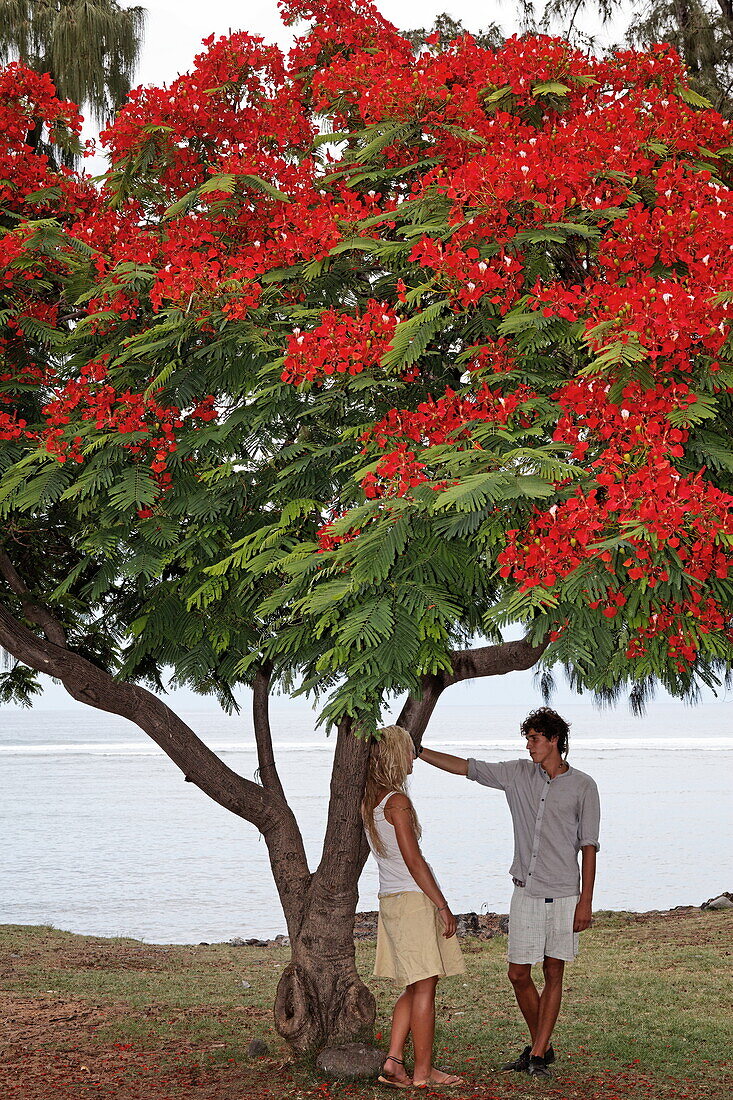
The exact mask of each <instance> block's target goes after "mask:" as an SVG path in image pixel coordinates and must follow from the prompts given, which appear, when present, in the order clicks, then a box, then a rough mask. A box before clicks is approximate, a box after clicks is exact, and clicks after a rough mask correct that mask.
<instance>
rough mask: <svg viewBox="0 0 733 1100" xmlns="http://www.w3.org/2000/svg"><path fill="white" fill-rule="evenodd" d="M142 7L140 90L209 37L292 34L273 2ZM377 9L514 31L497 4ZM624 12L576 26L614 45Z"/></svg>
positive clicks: (409, 18) (514, 11)
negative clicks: (243, 33)
mask: <svg viewBox="0 0 733 1100" xmlns="http://www.w3.org/2000/svg"><path fill="white" fill-rule="evenodd" d="M122 6H123V7H130V6H131V3H130V0H122ZM143 6H144V7H145V8H147V12H148V18H147V30H146V34H145V44H144V48H143V54H142V61H141V65H140V68H139V70H138V74H137V83H140V84H160V83H168V82H169V81H171V80H173V79H174V78H175V77H176V76H177V75H178V74H179V73H181V72H186V71H187V69H188V68H189V67H190V65H191V62H192V61H193V58H194V56H195V54H196V53H198V51H199V49H200V45H201V40H202V39H203V38H206V37H208V35H210V34H217V35H221V34H227V33H228V32H229V31H230V30H233V31H234V30H246V31H249V32H250V33H251V34H257V35H261V36H262V37H263V38H265V39H266V40H267V41H268V42H276V43H277V44H278V45H279V46H280V47H281V48H282V49H284V50H287V49H288V47H289V46H290V44H291V43H292V37H293V36H292V30H291V29H290V28H287V27H284V26H283V25H282V23H281V21H280V16H279V14H278V9H277V4H276V3H275V0H250V3H248V4H243V3H241V0H240V2H237V0H206V2H204V3H200V2H198V0H196V2H194V0H148V2H147V3H145V2H144V0H143ZM378 7H379V10H380V11H381V12H382V14H383V15H384V16H385V18H387V19H389V20H390V21H391V22H393V23H394V24H395V25H396V26H397V27H399V28H400V29H405V28H410V27H428V26H431V25H432V23H433V21H434V19H435V17H436V16H437V15H439V14H441V13H442V12H446V11H447V12H448V14H449V15H451V16H452V17H453V18H454V19H456V20H459V21H460V22H461V23H463V25H464V26H465V27H466V28H467V29H468V30H472V31H476V30H480V29H481V28H483V27H485V26H487V24H489V23H497V24H498V25H499V26H500V27H501V28H502V30H503V31H504V32H505V33H506V34H512V33H514V32H515V31H518V30H519V6H518V5H517V4H513V3H509V2H504V3H502V2H501V0H488V2H486V3H479V2H478V0H382V2H381V3H379V4H378ZM628 8H629V5H628V4H627V3H624V5H623V9H622V11H621V12H620V13H619V15H618V17H617V18H616V19H615V20H614V22H613V24H612V25H610V26H608V27H606V28H603V27H602V26H601V24H600V22H599V20H598V18H597V16H596V15H595V12H594V10H593V9H594V5H593V4H592V3H590V4H588V11H587V12H586V13H585V14H583V15H581V16H580V17H579V18H578V20H577V25H578V26H579V27H581V28H583V29H584V30H586V31H587V32H590V33H593V34H597V35H598V40H599V42H601V43H603V44H610V43H613V42H617V41H620V40H621V39H622V38H623V34H624V31H625V28H626V25H627V22H628ZM556 30H557V33H562V30H563V28H562V27H561V26H558V27H557V28H556Z"/></svg>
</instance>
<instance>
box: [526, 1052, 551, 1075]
mask: <svg viewBox="0 0 733 1100" xmlns="http://www.w3.org/2000/svg"><path fill="white" fill-rule="evenodd" d="M527 1073H528V1074H529V1075H530V1077H552V1071H551V1070H550V1068H549V1067H548V1065H547V1062H546V1061H545V1059H544V1058H541V1057H540V1056H539V1055H538V1054H530V1056H529V1066H528V1068H527Z"/></svg>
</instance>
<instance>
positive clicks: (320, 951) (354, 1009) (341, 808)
mask: <svg viewBox="0 0 733 1100" xmlns="http://www.w3.org/2000/svg"><path fill="white" fill-rule="evenodd" d="M368 755H369V745H368V742H367V741H366V740H364V739H359V738H357V737H355V736H354V734H353V732H352V725H351V722H350V721H349V720H344V721H342V722H341V724H340V725H339V729H338V737H337V740H336V752H335V755H334V763H333V771H332V773H331V797H330V801H329V809H328V822H327V825H326V833H325V837H324V841H323V853H322V856H321V861H320V864H319V866H318V869H317V870H316V872H315V873H314V875H313V877H312V879H311V882H310V884H309V887H308V890H307V896H306V899H305V905H304V908H303V913H302V920H301V923H300V926H299V928H298V929H297V931H296V932H295V935H293V934H292V933H291V946H292V959H291V962H290V964H289V965H288V966H287V967H286V969H285V971H284V972H283V975H282V977H281V979H280V983H279V985H278V988H277V995H276V998H275V1023H276V1026H277V1029H278V1031H279V1033H280V1034H281V1035H282V1036H283V1037H284V1038H286V1039H287V1040H288V1042H289V1043H290V1044H291V1045H292V1046H293V1048H294V1049H295V1050H296V1051H298V1052H300V1053H306V1052H308V1051H312V1050H319V1049H321V1048H322V1047H323V1046H325V1045H330V1044H334V1043H339V1042H345V1041H354V1040H356V1039H368V1038H370V1037H371V1033H372V1027H373V1024H374V1018H375V1014H376V1003H375V1000H374V996H373V994H372V992H371V990H369V989H368V988H367V986H365V985H364V983H363V982H362V980H361V978H360V977H359V975H358V973H357V970H356V952H355V948H354V915H355V913H356V903H357V899H358V881H359V876H360V874H361V871H362V868H363V866H364V862H365V858H366V851H367V848H366V840H365V837H364V829H363V826H362V821H361V799H362V794H363V791H364V784H365V781H366V768H367V759H368Z"/></svg>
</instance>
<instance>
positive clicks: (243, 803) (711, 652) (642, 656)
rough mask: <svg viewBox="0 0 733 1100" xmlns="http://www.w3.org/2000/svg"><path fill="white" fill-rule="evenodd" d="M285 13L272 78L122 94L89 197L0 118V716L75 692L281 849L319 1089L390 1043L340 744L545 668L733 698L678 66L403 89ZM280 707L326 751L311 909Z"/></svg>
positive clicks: (293, 1030) (431, 76) (450, 65)
mask: <svg viewBox="0 0 733 1100" xmlns="http://www.w3.org/2000/svg"><path fill="white" fill-rule="evenodd" d="M287 13H288V17H289V18H292V19H295V18H304V19H306V20H308V21H309V22H310V24H311V25H310V26H309V27H308V28H307V29H306V31H305V33H304V34H303V35H302V36H301V37H300V38H299V39H298V40H297V42H296V45H295V47H294V49H293V51H292V52H291V54H290V55H289V57H287V58H284V57H283V56H282V54H281V53H280V51H279V50H278V49H277V48H275V47H272V46H268V45H266V44H265V43H263V42H262V41H261V40H260V39H256V38H253V37H251V36H248V35H246V34H235V35H232V36H231V37H228V38H223V39H219V40H216V41H215V40H214V39H210V40H208V41H207V42H206V43H205V46H206V49H205V52H204V53H202V54H201V55H200V56H199V57H198V58H197V59H196V64H195V67H194V69H193V71H192V72H191V73H190V74H188V75H186V76H182V77H180V78H179V79H178V80H176V81H175V82H174V83H173V84H172V85H171V86H170V87H168V88H161V89H156V88H148V89H144V90H138V91H136V92H134V93H133V94H132V95H131V97H130V99H129V101H128V103H127V104H126V106H125V107H124V108H123V110H122V111H121V112H120V113H119V115H118V116H117V118H116V120H115V122H114V124H113V126H112V127H111V128H110V129H109V130H108V131H107V132H106V134H105V135H104V140H105V142H106V145H107V148H108V150H109V155H110V161H111V168H110V171H109V173H108V175H107V178H106V182H105V186H104V188H103V189H102V190H101V191H97V190H95V189H94V188H93V187H92V186H91V184H90V183H89V182H88V181H85V180H84V179H80V178H77V177H75V176H74V175H73V174H72V173H71V172H69V171H66V170H62V171H58V172H57V171H55V170H53V169H52V168H51V167H50V166H49V165H47V164H46V163H45V162H44V161H43V158H39V157H35V158H34V157H30V156H29V155H28V148H27V146H26V145H25V143H24V139H25V133H26V132H27V128H28V118H32V117H43V118H45V119H46V120H47V121H48V124H49V125H50V126H52V127H53V126H55V125H57V124H58V120H59V119H61V120H63V121H64V123H65V125H67V126H68V127H70V128H71V129H73V128H74V127H78V118H77V115H76V113H75V112H74V110H73V109H72V108H71V107H70V106H69V105H68V104H64V103H61V102H60V101H59V100H57V99H56V98H55V96H54V94H53V89H52V87H51V85H50V82H49V80H48V78H47V77H41V76H38V75H36V74H33V73H30V72H28V71H26V70H21V69H18V68H11V69H10V70H9V71H7V72H6V74H5V76H4V77H3V78H2V79H3V81H4V83H3V86H2V92H3V98H2V102H3V104H4V107H3V110H4V112H5V117H4V119H3V122H4V125H3V127H2V133H3V135H4V139H3V140H4V146H3V150H2V159H3V164H2V172H0V178H2V179H3V180H7V181H10V182H6V183H3V184H2V190H0V201H1V202H2V204H3V209H4V214H3V217H4V219H5V220H4V225H5V231H4V233H3V235H2V237H1V238H0V251H2V256H3V262H4V275H3V297H4V302H3V313H2V318H3V322H4V324H5V326H6V328H5V334H4V337H3V340H4V343H3V353H4V359H5V363H4V372H3V374H2V375H0V394H1V396H2V411H0V468H2V475H3V476H2V490H1V491H0V505H1V506H2V509H3V515H4V518H5V529H4V534H3V551H2V553H1V554H0V576H1V577H2V579H3V581H2V583H3V602H2V604H1V605H0V644H2V645H4V646H5V647H6V648H7V649H8V650H9V651H10V652H11V653H13V654H14V656H15V657H16V658H17V660H18V661H19V662H20V663H19V665H18V666H17V668H16V669H13V670H11V671H10V672H8V673H7V674H6V677H5V679H4V685H5V691H6V693H7V694H9V693H11V692H14V693H15V694H16V696H17V695H18V694H20V695H23V694H24V693H27V692H28V690H29V689H30V687H31V686H32V685H31V684H30V683H29V677H28V673H27V672H25V671H23V665H28V666H30V667H32V668H34V669H37V670H40V671H43V672H47V673H50V674H52V675H55V676H58V677H59V678H60V679H62V680H63V682H64V683H65V685H66V686H67V688H68V690H69V691H71V693H72V694H74V695H75V697H76V698H80V699H82V700H84V701H86V702H88V703H90V704H91V705H94V706H98V707H101V708H102V709H108V710H113V711H117V712H119V713H125V714H126V715H127V716H128V717H131V718H132V719H133V720H134V721H137V722H138V723H139V724H140V725H141V726H142V728H143V729H145V730H146V731H147V732H148V733H150V735H151V736H152V737H153V738H154V739H155V740H156V741H157V743H158V744H159V745H161V747H162V748H163V749H164V751H166V752H167V753H168V754H169V755H170V756H171V757H172V759H173V760H174V761H175V763H176V764H178V766H179V767H181V769H182V770H183V771H184V772H185V774H186V776H187V777H188V778H190V779H192V780H193V781H194V782H196V783H198V784H199V786H201V787H202V788H203V789H204V790H206V791H207V793H209V794H210V795H211V796H212V797H214V798H215V799H217V801H219V802H220V803H221V804H222V805H224V806H226V807H227V808H228V809H230V810H232V811H233V812H235V813H239V814H240V815H241V816H242V817H245V818H247V819H248V820H250V821H252V822H254V823H255V825H256V826H257V827H258V828H259V829H260V830H261V831H262V832H263V834H264V836H265V838H266V841H267V843H268V847H269V850H270V855H271V858H272V863H273V870H274V873H275V878H276V881H277V884H278V889H279V891H280V896H281V898H282V901H283V907H284V909H285V914H286V917H287V920H288V927H289V930H290V934H291V937H292V941H293V953H294V955H293V963H292V965H291V967H289V968H288V970H287V971H286V973H285V975H284V977H283V981H282V983H281V989H280V992H279V994H278V1008H277V1017H278V1023H279V1026H280V1027H281V1030H282V1031H283V1033H284V1034H287V1035H288V1037H289V1038H290V1039H291V1041H292V1042H293V1043H294V1044H295V1045H296V1046H297V1047H298V1049H311V1048H312V1047H313V1046H316V1045H318V1044H320V1043H322V1042H323V1041H325V1039H326V1038H329V1037H335V1036H338V1035H344V1034H351V1033H353V1032H355V1031H358V1030H359V1029H360V1028H363V1027H364V1026H366V1025H368V1023H369V1020H370V1018H371V1017H372V1014H373V1002H372V1001H371V1000H370V996H369V994H368V993H367V991H366V990H365V989H364V987H363V986H361V984H360V983H359V981H358V978H357V977H356V973H355V969H354V966H353V942H352V941H351V926H350V924H349V921H350V919H351V918H353V912H354V905H355V901H356V877H357V875H358V871H359V868H360V860H361V858H362V856H363V849H360V839H361V827H360V822H359V799H360V792H361V789H362V787H361V784H362V783H363V778H364V763H365V759H366V744H365V740H364V739H362V740H360V741H358V740H357V739H355V738H354V737H353V736H352V731H353V729H354V728H355V727H359V728H360V729H361V730H362V731H364V732H367V731H369V730H370V729H371V728H373V727H374V725H375V724H376V723H377V721H378V720H379V716H380V709H381V707H382V705H383V703H384V701H385V700H386V699H388V698H389V697H390V696H394V695H400V694H403V693H405V692H407V694H408V700H407V703H406V704H405V707H404V709H403V712H402V716H401V720H402V722H403V723H405V724H407V725H408V726H409V728H410V729H411V731H412V732H413V735H414V736H415V737H416V738H419V737H420V736H421V735H422V732H423V730H424V729H425V726H426V724H427V722H428V720H429V717H430V713H431V711H432V709H433V707H434V706H435V703H436V701H437V698H438V697H439V695H440V693H441V692H442V691H443V690H445V689H446V688H447V687H448V686H450V685H451V684H453V683H455V682H457V681H458V680H463V679H466V678H469V677H472V676H478V675H495V674H500V673H502V672H506V671H509V670H511V669H515V668H526V667H531V666H532V665H533V664H535V663H536V662H537V661H538V660H539V659H540V658H542V659H543V661H544V662H545V665H546V666H547V668H551V667H552V666H553V665H554V664H557V663H559V664H560V665H562V666H564V667H565V668H566V669H567V670H568V672H569V674H570V676H571V679H572V681H573V683H574V684H575V685H576V686H577V687H578V688H582V689H587V690H591V691H595V692H598V693H600V694H601V695H606V696H608V695H613V694H614V692H616V691H618V690H619V688H620V687H624V686H630V687H631V688H632V691H633V692H634V693H635V698H636V699H637V701H642V700H643V698H644V696H645V693H646V692H647V691H648V690H649V689H650V688H651V687H652V686H653V685H654V684H655V683H657V682H659V683H662V684H664V685H665V687H667V688H668V689H669V690H670V691H671V692H672V693H673V694H675V695H689V694H690V693H694V691H695V688H696V685H697V684H698V683H700V682H703V683H710V684H713V685H714V684H716V683H717V682H718V681H719V679H720V677H721V676H723V675H725V673H726V672H727V671H728V670H729V668H730V658H731V652H732V647H731V641H732V635H731V610H732V600H731V596H732V595H733V583H732V582H731V578H730V570H731V564H732V563H731V538H732V536H733V519H732V517H731V509H730V505H731V502H732V501H733V496H731V491H732V489H733V485H732V480H733V449H732V447H731V428H732V427H733V424H732V423H731V421H732V402H731V387H732V386H733V364H732V363H731V361H730V359H729V348H730V315H731V301H732V300H733V299H732V296H731V292H730V290H729V286H730V277H731V268H732V267H733V252H732V251H731V241H732V238H733V195H732V194H731V190H730V164H731V159H730V158H731V150H730V144H731V142H730V127H729V125H728V123H727V122H725V121H724V120H723V119H722V118H721V117H720V116H719V115H718V114H716V113H715V112H714V111H712V110H709V109H705V108H702V109H701V108H700V106H699V102H700V101H699V97H697V96H696V95H695V93H693V92H691V91H690V89H689V86H688V83H687V76H686V73H685V71H684V69H683V67H682V66H681V64H680V61H679V59H678V58H677V56H676V55H675V54H674V53H673V51H671V50H669V49H667V48H666V47H659V48H657V49H655V50H654V51H652V52H651V53H648V54H639V53H634V52H622V53H619V54H617V55H616V56H614V57H612V58H609V59H606V60H598V59H594V58H592V57H588V56H586V55H584V54H583V53H582V52H579V51H577V50H574V49H572V48H571V47H570V46H569V45H568V44H567V43H566V42H563V41H561V40H558V39H551V38H546V37H538V38H529V39H523V40H520V39H511V40H510V41H509V42H507V43H506V44H505V45H504V46H503V47H501V48H500V49H496V50H494V49H490V48H488V47H487V46H485V45H482V44H479V43H477V42H476V41H475V40H473V39H472V38H471V37H470V36H466V37H463V38H461V39H459V40H456V41H455V42H453V43H451V44H450V45H448V46H441V45H440V42H439V35H438V38H436V39H435V41H431V39H430V38H428V43H427V49H425V50H424V51H423V52H421V53H420V55H419V56H418V57H417V58H416V57H415V55H414V51H413V48H412V43H411V42H410V41H409V40H408V39H406V38H405V37H404V36H402V35H400V34H399V33H398V32H397V31H396V30H395V29H394V28H393V27H392V26H391V25H390V24H388V23H387V22H386V21H385V20H384V19H382V17H381V16H380V15H379V13H378V12H377V11H376V9H374V8H373V7H372V6H371V5H369V4H367V3H356V4H350V3H346V2H343V0H329V2H327V3H326V4H324V5H319V6H318V9H317V12H316V10H315V9H311V8H309V7H308V6H307V5H303V4H291V5H289V6H288V7H287ZM509 623H515V624H516V623H520V624H522V625H523V626H524V628H525V631H526V635H525V638H524V640H523V641H521V642H515V643H505V642H503V641H502V633H501V632H502V629H503V628H504V627H505V626H506V625H507V624H509ZM477 642H478V643H481V644H479V645H478V647H477ZM164 667H170V668H172V669H173V670H174V675H175V677H176V679H177V680H178V681H179V682H181V683H187V684H190V685H192V686H193V687H194V688H195V689H196V690H198V691H200V692H207V691H208V692H214V693H215V694H216V695H217V696H218V698H219V699H220V700H221V701H222V703H223V704H224V705H225V706H230V705H232V691H233V689H234V687H235V686H236V685H237V684H241V683H250V684H252V685H253V688H254V698H255V704H254V706H255V729H256V737H257V747H258V755H259V762H260V780H261V782H260V784H259V785H258V784H255V783H252V782H250V781H249V780H245V779H243V778H242V777H239V776H236V775H234V773H232V772H230V771H229V769H227V768H226V767H225V765H224V764H223V763H222V762H221V761H220V760H218V759H217V758H216V757H215V756H214V754H212V753H210V752H209V750H208V749H206V747H205V746H203V745H202V744H201V743H200V742H199V741H198V740H197V739H196V738H195V735H194V734H193V733H192V731H190V730H189V729H188V728H187V727H186V726H185V724H184V723H183V722H182V721H181V720H180V719H179V718H177V716H176V715H174V714H173V713H172V712H171V711H170V709H169V708H166V707H165V705H164V704H163V703H162V702H161V701H160V700H158V699H155V698H154V697H153V696H151V695H149V693H147V692H146V691H144V690H143V688H142V686H139V685H143V684H148V685H151V684H152V685H154V686H155V685H158V684H159V683H160V678H161V674H162V670H163V668H164ZM275 684H278V685H279V686H280V687H281V688H284V689H285V690H295V689H297V688H302V689H303V690H309V691H312V692H316V693H319V694H327V695H328V696H329V699H328V703H327V705H326V708H325V711H324V714H325V718H326V720H327V721H329V722H331V723H332V724H336V725H337V726H338V742H337V750H336V760H335V766H334V773H333V781H332V787H331V802H330V811H329V823H328V827H327V832H326V838H325V841H324V853H323V858H322V860H321V863H320V864H319V867H318V869H317V870H316V871H315V872H314V873H313V874H311V873H310V871H309V869H308V866H307V863H306V860H305V855H304V852H303V846H302V841H301V840H300V835H299V832H298V829H297V824H296V823H295V820H294V818H293V816H292V813H291V812H290V810H289V808H288V807H287V803H286V802H285V799H284V794H283V791H282V787H281V785H280V781H279V779H278V776H277V770H276V766H275V760H274V754H273V751H272V742H271V739H270V733H269V721H268V718H267V698H268V692H269V690H270V689H271V687H272V686H274V685H275ZM324 960H328V962H327V963H326V962H324Z"/></svg>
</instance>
